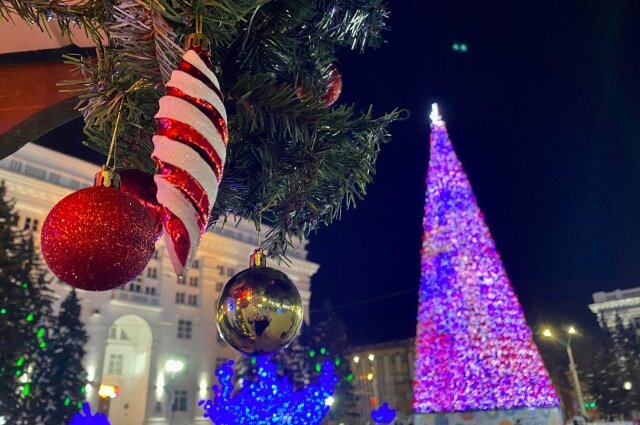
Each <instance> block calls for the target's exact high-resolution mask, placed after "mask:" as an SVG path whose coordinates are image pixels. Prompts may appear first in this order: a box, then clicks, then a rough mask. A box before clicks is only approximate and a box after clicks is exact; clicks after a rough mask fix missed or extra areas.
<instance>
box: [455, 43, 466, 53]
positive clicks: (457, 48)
mask: <svg viewBox="0 0 640 425" xmlns="http://www.w3.org/2000/svg"><path fill="white" fill-rule="evenodd" d="M451 49H452V50H454V51H456V52H463V53H464V52H466V51H467V50H469V46H467V45H466V43H453V44H452V45H451Z"/></svg>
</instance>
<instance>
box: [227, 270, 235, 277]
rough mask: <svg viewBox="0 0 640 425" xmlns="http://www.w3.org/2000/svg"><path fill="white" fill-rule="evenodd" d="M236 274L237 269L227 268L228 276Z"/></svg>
mask: <svg viewBox="0 0 640 425" xmlns="http://www.w3.org/2000/svg"><path fill="white" fill-rule="evenodd" d="M235 274H236V269H231V268H229V269H227V276H229V277H231V276H233V275H235Z"/></svg>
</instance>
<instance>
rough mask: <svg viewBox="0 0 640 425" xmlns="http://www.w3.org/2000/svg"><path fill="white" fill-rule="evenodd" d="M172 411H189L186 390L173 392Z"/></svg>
mask: <svg viewBox="0 0 640 425" xmlns="http://www.w3.org/2000/svg"><path fill="white" fill-rule="evenodd" d="M171 410H172V411H174V412H186V411H187V391H186V390H174V391H173V403H172V404H171Z"/></svg>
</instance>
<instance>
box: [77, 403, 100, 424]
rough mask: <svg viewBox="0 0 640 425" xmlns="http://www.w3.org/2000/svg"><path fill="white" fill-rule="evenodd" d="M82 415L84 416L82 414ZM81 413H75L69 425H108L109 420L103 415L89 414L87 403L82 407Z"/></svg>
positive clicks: (89, 408) (89, 409)
mask: <svg viewBox="0 0 640 425" xmlns="http://www.w3.org/2000/svg"><path fill="white" fill-rule="evenodd" d="M82 413H84V415H83V414H82ZM82 413H76V414H75V415H74V416H73V418H71V422H69V425H109V420H108V419H107V416H106V415H105V414H104V413H96V414H95V415H92V414H91V407H90V406H89V403H84V404H83V405H82Z"/></svg>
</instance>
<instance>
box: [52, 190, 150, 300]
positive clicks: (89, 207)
mask: <svg viewBox="0 0 640 425" xmlns="http://www.w3.org/2000/svg"><path fill="white" fill-rule="evenodd" d="M41 244H42V256H43V257H44V260H45V261H46V263H47V265H48V266H49V268H50V269H51V271H52V272H53V274H55V275H56V276H57V277H58V278H59V279H60V280H62V281H63V282H66V283H67V284H69V285H71V286H74V287H76V288H79V289H84V290H87V291H107V290H109V289H113V288H116V287H118V286H121V285H123V284H125V283H127V282H129V281H130V280H132V279H133V278H135V277H136V276H137V275H138V274H140V273H141V272H142V271H143V270H144V268H145V266H146V265H147V263H148V262H149V260H150V259H151V256H152V255H153V251H154V241H153V224H152V222H151V218H150V217H149V214H148V213H147V211H146V209H145V207H144V206H142V204H140V202H138V201H136V200H135V198H134V197H133V196H131V195H129V194H128V193H125V192H123V191H121V190H118V189H114V188H109V187H104V186H95V187H90V188H87V189H82V190H79V191H77V192H74V193H72V194H71V195H69V196H67V197H66V198H64V199H62V200H61V201H60V202H58V204H56V205H55V206H54V207H53V209H52V210H51V211H50V212H49V215H48V216H47V218H46V219H45V221H44V225H43V226H42V240H41Z"/></svg>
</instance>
